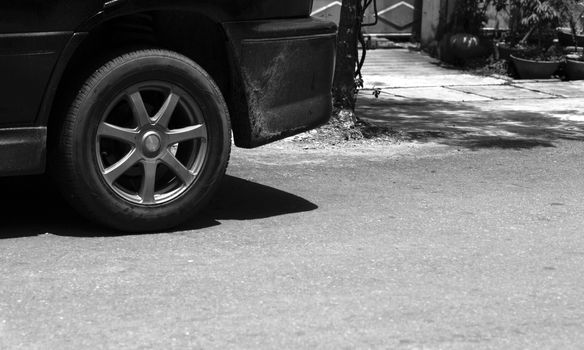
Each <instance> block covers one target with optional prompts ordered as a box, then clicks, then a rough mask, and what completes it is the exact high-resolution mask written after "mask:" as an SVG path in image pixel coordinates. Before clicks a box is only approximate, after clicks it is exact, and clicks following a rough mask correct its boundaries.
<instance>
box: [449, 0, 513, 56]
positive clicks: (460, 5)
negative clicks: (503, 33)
mask: <svg viewBox="0 0 584 350" xmlns="http://www.w3.org/2000/svg"><path fill="white" fill-rule="evenodd" d="M506 1H507V0H479V1H477V0H458V1H457V2H456V5H455V6H456V7H455V8H454V14H453V16H452V20H451V21H450V22H449V23H448V25H447V28H448V29H447V33H446V34H445V35H444V36H443V38H442V40H441V42H440V45H439V54H438V55H439V58H440V59H441V60H443V61H445V62H448V63H453V64H464V63H466V62H467V61H468V60H472V59H474V58H478V57H482V56H488V54H489V53H490V45H489V44H488V41H487V40H486V39H485V38H484V37H483V36H482V29H483V26H484V24H485V22H486V18H487V17H486V12H487V8H488V6H489V5H494V6H495V7H496V8H497V10H499V9H500V8H502V7H504V6H505V3H506Z"/></svg>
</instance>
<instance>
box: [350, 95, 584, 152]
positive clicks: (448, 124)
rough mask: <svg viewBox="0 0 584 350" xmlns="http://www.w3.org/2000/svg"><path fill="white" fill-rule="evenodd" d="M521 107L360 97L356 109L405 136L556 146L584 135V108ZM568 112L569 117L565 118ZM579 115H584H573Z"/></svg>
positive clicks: (473, 145)
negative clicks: (539, 108) (527, 108)
mask: <svg viewBox="0 0 584 350" xmlns="http://www.w3.org/2000/svg"><path fill="white" fill-rule="evenodd" d="M556 101H558V100H556V99H548V100H547V101H539V102H538V103H540V105H541V103H547V104H548V105H547V106H545V107H546V108H545V110H541V111H540V110H537V109H536V108H535V107H533V105H532V106H531V107H530V110H520V108H518V106H514V105H513V103H522V102H520V101H517V102H514V101H503V102H499V101H493V102H487V103H484V102H483V103H481V102H474V103H468V102H467V103H460V102H448V101H440V100H430V99H399V98H395V99H394V98H380V99H374V98H368V97H367V98H361V97H360V98H359V100H358V106H357V115H358V116H359V117H360V118H362V119H364V120H366V121H369V122H373V123H375V124H383V125H384V126H388V127H391V128H392V129H394V130H396V131H398V132H401V133H402V134H404V135H405V137H406V139H410V140H415V141H417V142H436V143H441V144H446V145H450V146H457V147H465V148H469V149H484V148H500V149H529V148H535V147H554V141H557V140H580V141H583V140H584V109H581V110H580V109H574V108H567V109H565V110H562V109H561V108H558V109H557V110H555V109H553V108H551V107H552V106H553V104H555V103H557V102H556ZM563 117H564V118H563ZM565 117H570V118H574V117H577V118H578V119H580V120H583V121H570V120H566V119H565Z"/></svg>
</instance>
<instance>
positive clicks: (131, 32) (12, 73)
mask: <svg viewBox="0 0 584 350" xmlns="http://www.w3.org/2000/svg"><path fill="white" fill-rule="evenodd" d="M311 7H312V1H311V0H164V1H161V0H109V1H103V0H78V1H67V0H51V1H41V2H38V1H33V2H31V1H3V2H2V3H1V4H0V13H1V14H2V15H1V16H0V77H1V79H0V176H15V175H28V174H41V173H47V174H49V175H50V177H51V179H53V180H54V181H55V182H56V183H57V185H58V186H59V187H60V189H61V192H62V193H63V196H64V197H65V198H66V199H67V201H68V202H69V203H71V205H72V206H73V207H74V208H75V209H77V210H78V211H79V212H80V213H81V214H82V215H84V216H85V217H87V218H89V219H91V220H94V221H96V222H97V223H99V224H102V225H105V226H107V227H110V228H113V229H115V230H121V231H131V232H145V231H156V230H165V229H169V228H171V227H174V226H176V225H179V224H181V223H183V222H185V221H186V220H189V219H191V218H193V217H195V216H196V213H197V212H199V211H200V210H201V208H203V207H204V205H205V204H206V203H207V202H208V201H209V200H210V198H211V197H212V196H213V194H214V192H215V191H216V190H217V188H218V186H219V185H220V182H221V179H222V177H223V175H224V174H225V171H226V167H227V163H228V160H229V154H230V150H231V145H232V137H233V142H234V144H235V145H236V146H238V147H242V148H254V147H258V146H261V145H264V144H267V143H270V142H273V141H276V140H280V139H282V138H285V137H287V136H291V135H294V134H297V133H300V132H303V131H306V130H309V129H311V128H314V127H317V126H319V125H322V124H324V123H326V122H327V121H328V119H329V116H330V114H331V108H332V107H331V84H332V78H333V71H334V60H335V45H336V30H337V28H336V25H335V24H334V23H331V22H327V21H322V20H318V19H315V18H311V17H310V11H311Z"/></svg>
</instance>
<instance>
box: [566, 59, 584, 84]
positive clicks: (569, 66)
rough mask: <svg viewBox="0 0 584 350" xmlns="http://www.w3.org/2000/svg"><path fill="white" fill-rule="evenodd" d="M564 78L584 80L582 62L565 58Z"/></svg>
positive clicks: (583, 64) (583, 65) (583, 63)
mask: <svg viewBox="0 0 584 350" xmlns="http://www.w3.org/2000/svg"><path fill="white" fill-rule="evenodd" d="M566 78H567V79H568V80H584V62H582V61H576V60H570V59H567V60H566Z"/></svg>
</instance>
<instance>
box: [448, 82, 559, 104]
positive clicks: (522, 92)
mask: <svg viewBox="0 0 584 350" xmlns="http://www.w3.org/2000/svg"><path fill="white" fill-rule="evenodd" d="M450 89H453V90H457V91H462V92H467V93H470V94H475V95H480V96H484V97H489V98H492V99H494V100H519V99H540V98H554V97H555V96H554V95H550V94H546V93H542V92H537V91H533V90H529V89H524V88H522V87H518V86H510V85H488V86H452V87H450Z"/></svg>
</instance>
